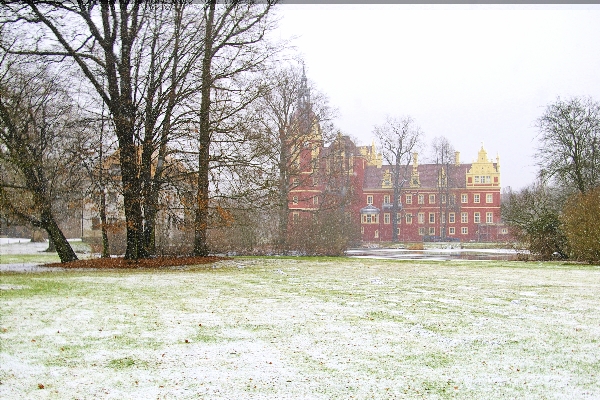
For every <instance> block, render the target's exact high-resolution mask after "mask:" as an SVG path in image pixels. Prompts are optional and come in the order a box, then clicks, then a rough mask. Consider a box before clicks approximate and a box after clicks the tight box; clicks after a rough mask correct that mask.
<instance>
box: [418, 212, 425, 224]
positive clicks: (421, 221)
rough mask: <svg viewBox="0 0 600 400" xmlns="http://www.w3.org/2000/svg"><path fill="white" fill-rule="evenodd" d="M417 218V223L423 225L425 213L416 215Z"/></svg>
mask: <svg viewBox="0 0 600 400" xmlns="http://www.w3.org/2000/svg"><path fill="white" fill-rule="evenodd" d="M417 218H418V220H417V221H418V222H419V224H424V223H425V213H422V212H420V213H419V214H418V217H417Z"/></svg>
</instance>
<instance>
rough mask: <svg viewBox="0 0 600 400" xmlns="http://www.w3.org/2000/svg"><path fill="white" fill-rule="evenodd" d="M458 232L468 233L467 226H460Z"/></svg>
mask: <svg viewBox="0 0 600 400" xmlns="http://www.w3.org/2000/svg"><path fill="white" fill-rule="evenodd" d="M460 233H462V234H463V235H468V234H469V228H467V227H466V226H463V227H462V228H460Z"/></svg>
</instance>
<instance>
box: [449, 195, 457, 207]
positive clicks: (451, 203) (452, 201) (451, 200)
mask: <svg viewBox="0 0 600 400" xmlns="http://www.w3.org/2000/svg"><path fill="white" fill-rule="evenodd" d="M455 204H456V195H455V194H451V195H450V205H451V206H453V205H455Z"/></svg>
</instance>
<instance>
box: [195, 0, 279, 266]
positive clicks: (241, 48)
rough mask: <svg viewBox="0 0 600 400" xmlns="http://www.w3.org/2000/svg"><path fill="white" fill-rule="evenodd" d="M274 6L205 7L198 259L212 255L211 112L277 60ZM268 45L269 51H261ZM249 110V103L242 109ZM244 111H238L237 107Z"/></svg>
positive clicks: (210, 4) (210, 3)
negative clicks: (246, 76)
mask: <svg viewBox="0 0 600 400" xmlns="http://www.w3.org/2000/svg"><path fill="white" fill-rule="evenodd" d="M273 4H274V2H271V1H268V2H266V3H264V4H253V3H238V2H232V3H224V4H217V2H216V1H214V0H211V1H207V2H206V3H205V4H204V32H203V38H204V53H203V57H202V63H201V70H200V81H201V87H202V90H201V98H200V107H199V108H200V111H199V123H198V182H197V188H198V189H197V194H196V215H195V222H194V254H195V255H198V256H205V255H208V253H209V248H208V242H207V233H208V227H209V205H210V190H209V189H210V170H211V144H212V141H213V133H214V132H215V130H216V129H217V128H216V126H218V124H215V121H214V120H213V118H212V117H213V116H212V115H211V110H213V109H214V107H213V106H214V100H215V95H217V93H218V92H220V91H221V90H227V87H228V85H227V83H231V82H232V81H233V80H235V78H236V77H237V76H239V75H241V74H242V73H244V72H249V71H253V70H256V69H257V68H258V67H259V66H260V65H262V63H263V62H264V61H265V60H266V59H267V58H268V57H270V56H271V55H272V52H273V49H270V48H269V47H268V45H265V44H266V43H267V42H266V34H267V32H268V31H269V30H271V29H272V28H273V27H274V25H273V22H272V21H271V20H270V19H269V18H268V17H269V12H270V11H271V8H272V6H273ZM261 45H265V47H261ZM241 104H242V105H243V104H244V101H242V103H241ZM235 108H238V109H239V105H238V106H237V107H234V109H235Z"/></svg>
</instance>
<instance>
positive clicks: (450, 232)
mask: <svg viewBox="0 0 600 400" xmlns="http://www.w3.org/2000/svg"><path fill="white" fill-rule="evenodd" d="M448 233H449V234H450V235H454V233H455V232H454V227H453V226H451V227H450V228H448Z"/></svg>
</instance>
